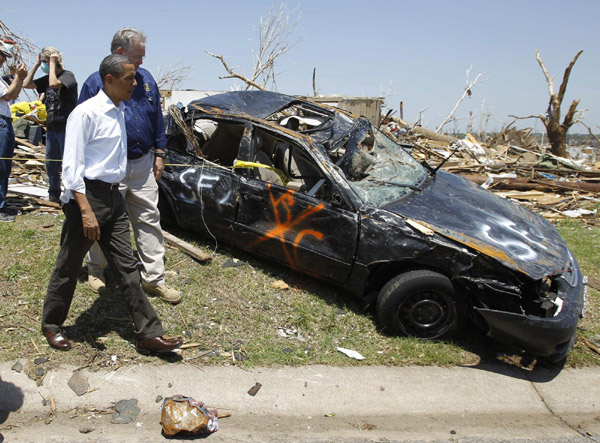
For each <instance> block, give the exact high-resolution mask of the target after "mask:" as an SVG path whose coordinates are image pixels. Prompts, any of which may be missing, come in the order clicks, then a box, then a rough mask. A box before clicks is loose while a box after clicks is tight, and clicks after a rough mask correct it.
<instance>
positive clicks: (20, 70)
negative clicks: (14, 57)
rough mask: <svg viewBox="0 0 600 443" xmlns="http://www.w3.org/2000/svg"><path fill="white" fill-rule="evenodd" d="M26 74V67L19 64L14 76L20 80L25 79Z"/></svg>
mask: <svg viewBox="0 0 600 443" xmlns="http://www.w3.org/2000/svg"><path fill="white" fill-rule="evenodd" d="M27 72H28V71H27V66H25V63H23V62H21V63H19V65H18V66H17V71H16V72H15V75H18V76H19V77H21V78H25V77H27Z"/></svg>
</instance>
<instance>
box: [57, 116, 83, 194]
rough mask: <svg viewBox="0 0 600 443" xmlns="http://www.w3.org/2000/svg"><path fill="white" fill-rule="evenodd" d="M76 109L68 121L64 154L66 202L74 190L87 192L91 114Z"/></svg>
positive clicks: (63, 172) (63, 174)
mask: <svg viewBox="0 0 600 443" xmlns="http://www.w3.org/2000/svg"><path fill="white" fill-rule="evenodd" d="M77 111H78V110H77V109H76V110H75V111H73V112H72V113H71V115H70V116H69V119H68V121H67V128H66V131H65V149H64V154H63V167H62V180H63V184H64V187H65V194H64V197H65V198H62V197H61V200H63V201H64V202H65V203H66V202H68V201H69V200H70V199H72V198H73V193H72V191H77V192H80V193H82V194H85V182H84V180H83V179H84V174H85V147H86V145H87V143H88V138H89V135H90V116H89V115H87V114H86V113H83V112H77Z"/></svg>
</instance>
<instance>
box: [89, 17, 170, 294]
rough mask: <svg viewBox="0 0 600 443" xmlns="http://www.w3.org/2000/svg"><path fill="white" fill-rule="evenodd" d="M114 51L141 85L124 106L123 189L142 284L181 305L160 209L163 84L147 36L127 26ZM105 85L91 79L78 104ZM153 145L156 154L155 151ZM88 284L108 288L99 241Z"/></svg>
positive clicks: (113, 45) (115, 40)
mask: <svg viewBox="0 0 600 443" xmlns="http://www.w3.org/2000/svg"><path fill="white" fill-rule="evenodd" d="M110 51H111V53H113V54H122V55H124V56H126V57H127V58H129V60H130V61H131V62H132V63H133V64H134V65H135V67H136V75H135V79H136V81H137V87H136V88H135V91H134V92H133V95H132V97H131V99H130V100H127V101H126V102H125V103H124V104H125V124H126V126H127V159H128V162H127V173H126V175H125V178H124V179H123V180H122V182H121V186H122V187H121V191H122V192H123V193H124V196H125V202H126V203H127V212H128V213H129V218H130V220H131V225H132V227H133V236H134V238H135V243H136V246H137V251H138V254H139V256H140V260H141V262H142V264H143V266H144V269H143V271H142V287H143V288H144V290H145V291H146V292H148V293H150V294H153V295H158V296H159V297H160V298H161V299H162V300H165V301H167V302H169V303H179V301H180V300H181V293H180V292H179V291H177V290H175V289H173V288H171V287H169V286H168V285H167V284H166V282H165V262H164V256H165V246H164V238H163V233H162V229H161V226H160V213H159V211H158V184H157V183H156V181H157V180H158V179H159V178H160V176H161V175H162V173H163V169H164V157H165V149H166V147H167V138H166V135H165V124H164V120H163V115H162V109H161V106H160V94H159V92H158V86H157V85H156V82H155V81H154V79H153V78H152V75H151V74H150V73H149V72H148V71H146V70H145V69H143V68H141V65H142V63H143V60H144V57H145V56H146V36H145V35H144V33H143V32H141V31H139V30H137V29H134V28H123V29H120V30H118V31H117V32H116V34H115V35H114V37H113V39H112V43H111V47H110ZM101 87H102V79H101V78H100V75H99V73H98V72H95V73H93V74H92V75H90V76H89V77H88V79H87V80H86V81H85V83H84V84H83V86H82V88H81V93H80V95H79V103H83V102H84V101H85V100H87V99H89V98H90V97H92V96H94V95H95V94H96V93H97V92H98V91H99V90H100V88H101ZM152 148H154V152H152ZM87 266H88V283H89V285H90V287H91V288H92V290H94V291H95V292H99V291H100V290H102V289H103V288H104V287H105V281H104V267H105V266H106V260H105V259H104V257H103V256H102V252H101V251H100V249H99V248H98V246H97V245H94V246H92V248H91V249H90V253H89V254H88V259H87Z"/></svg>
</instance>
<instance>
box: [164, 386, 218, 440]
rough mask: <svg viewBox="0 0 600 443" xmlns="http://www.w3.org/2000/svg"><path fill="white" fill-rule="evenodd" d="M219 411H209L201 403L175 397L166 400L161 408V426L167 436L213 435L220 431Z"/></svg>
mask: <svg viewBox="0 0 600 443" xmlns="http://www.w3.org/2000/svg"><path fill="white" fill-rule="evenodd" d="M217 415H218V411H216V410H212V409H208V408H207V407H206V405H205V404H204V403H202V402H201V401H197V400H194V399H193V398H191V397H185V396H183V395H175V396H173V397H169V398H166V399H165V401H164V403H163V405H162V407H161V417H160V424H161V425H162V427H163V432H164V433H165V435H169V436H170V435H175V434H179V433H183V434H193V435H197V434H201V433H213V432H216V431H217V430H218V429H219V420H218V418H217Z"/></svg>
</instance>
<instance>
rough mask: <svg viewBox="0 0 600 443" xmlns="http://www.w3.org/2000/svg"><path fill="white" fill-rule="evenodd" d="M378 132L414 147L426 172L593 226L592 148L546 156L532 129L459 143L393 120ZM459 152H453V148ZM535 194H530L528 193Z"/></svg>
mask: <svg viewBox="0 0 600 443" xmlns="http://www.w3.org/2000/svg"><path fill="white" fill-rule="evenodd" d="M381 129H382V130H383V131H384V132H386V133H387V134H388V135H391V136H392V137H394V138H395V139H396V140H397V141H399V142H403V143H410V144H412V145H413V146H414V149H413V152H412V154H413V156H415V158H417V159H418V160H421V161H423V160H424V161H426V162H427V163H429V164H430V165H431V166H432V167H436V166H438V165H439V164H440V163H441V162H444V163H443V165H442V167H441V169H443V170H447V171H449V172H453V173H455V174H459V175H462V176H463V177H465V178H467V179H468V180H470V181H472V182H474V183H476V184H479V185H481V186H482V187H484V188H486V189H489V190H490V191H492V192H494V193H495V194H497V195H500V196H501V197H504V198H507V199H511V200H515V201H516V202H517V203H519V204H520V205H522V206H526V207H527V208H529V209H531V210H533V211H535V212H538V213H539V214H540V215H542V216H544V217H546V218H548V219H563V218H569V217H577V218H580V219H582V220H584V221H585V223H587V224H588V225H595V224H596V223H597V220H598V218H597V214H596V213H595V212H594V211H593V207H594V206H597V204H598V201H600V200H599V199H598V197H597V196H598V193H599V192H600V170H599V162H598V159H599V158H600V150H599V149H598V147H595V148H594V147H590V146H580V147H569V149H568V153H569V155H570V157H571V158H562V157H557V156H555V155H552V154H551V153H550V147H549V146H546V145H543V144H541V143H540V140H539V138H538V137H536V136H535V135H534V134H533V133H532V129H531V128H528V129H515V128H514V127H512V126H511V125H509V126H507V127H506V128H504V129H503V130H502V131H501V132H499V133H498V134H495V135H493V136H490V137H487V135H483V136H480V137H475V136H474V135H473V134H469V133H468V134H467V135H466V136H465V137H464V138H463V139H457V138H454V137H449V136H446V138H445V139H442V138H440V134H432V133H431V131H427V130H425V129H424V128H420V127H413V126H411V125H409V124H408V123H407V122H405V121H403V120H400V119H398V118H396V117H394V116H390V117H388V118H386V119H384V121H383V123H382V126H381ZM456 146H459V149H458V150H456V151H455V149H454V148H455V147H456ZM533 191H536V193H533Z"/></svg>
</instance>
